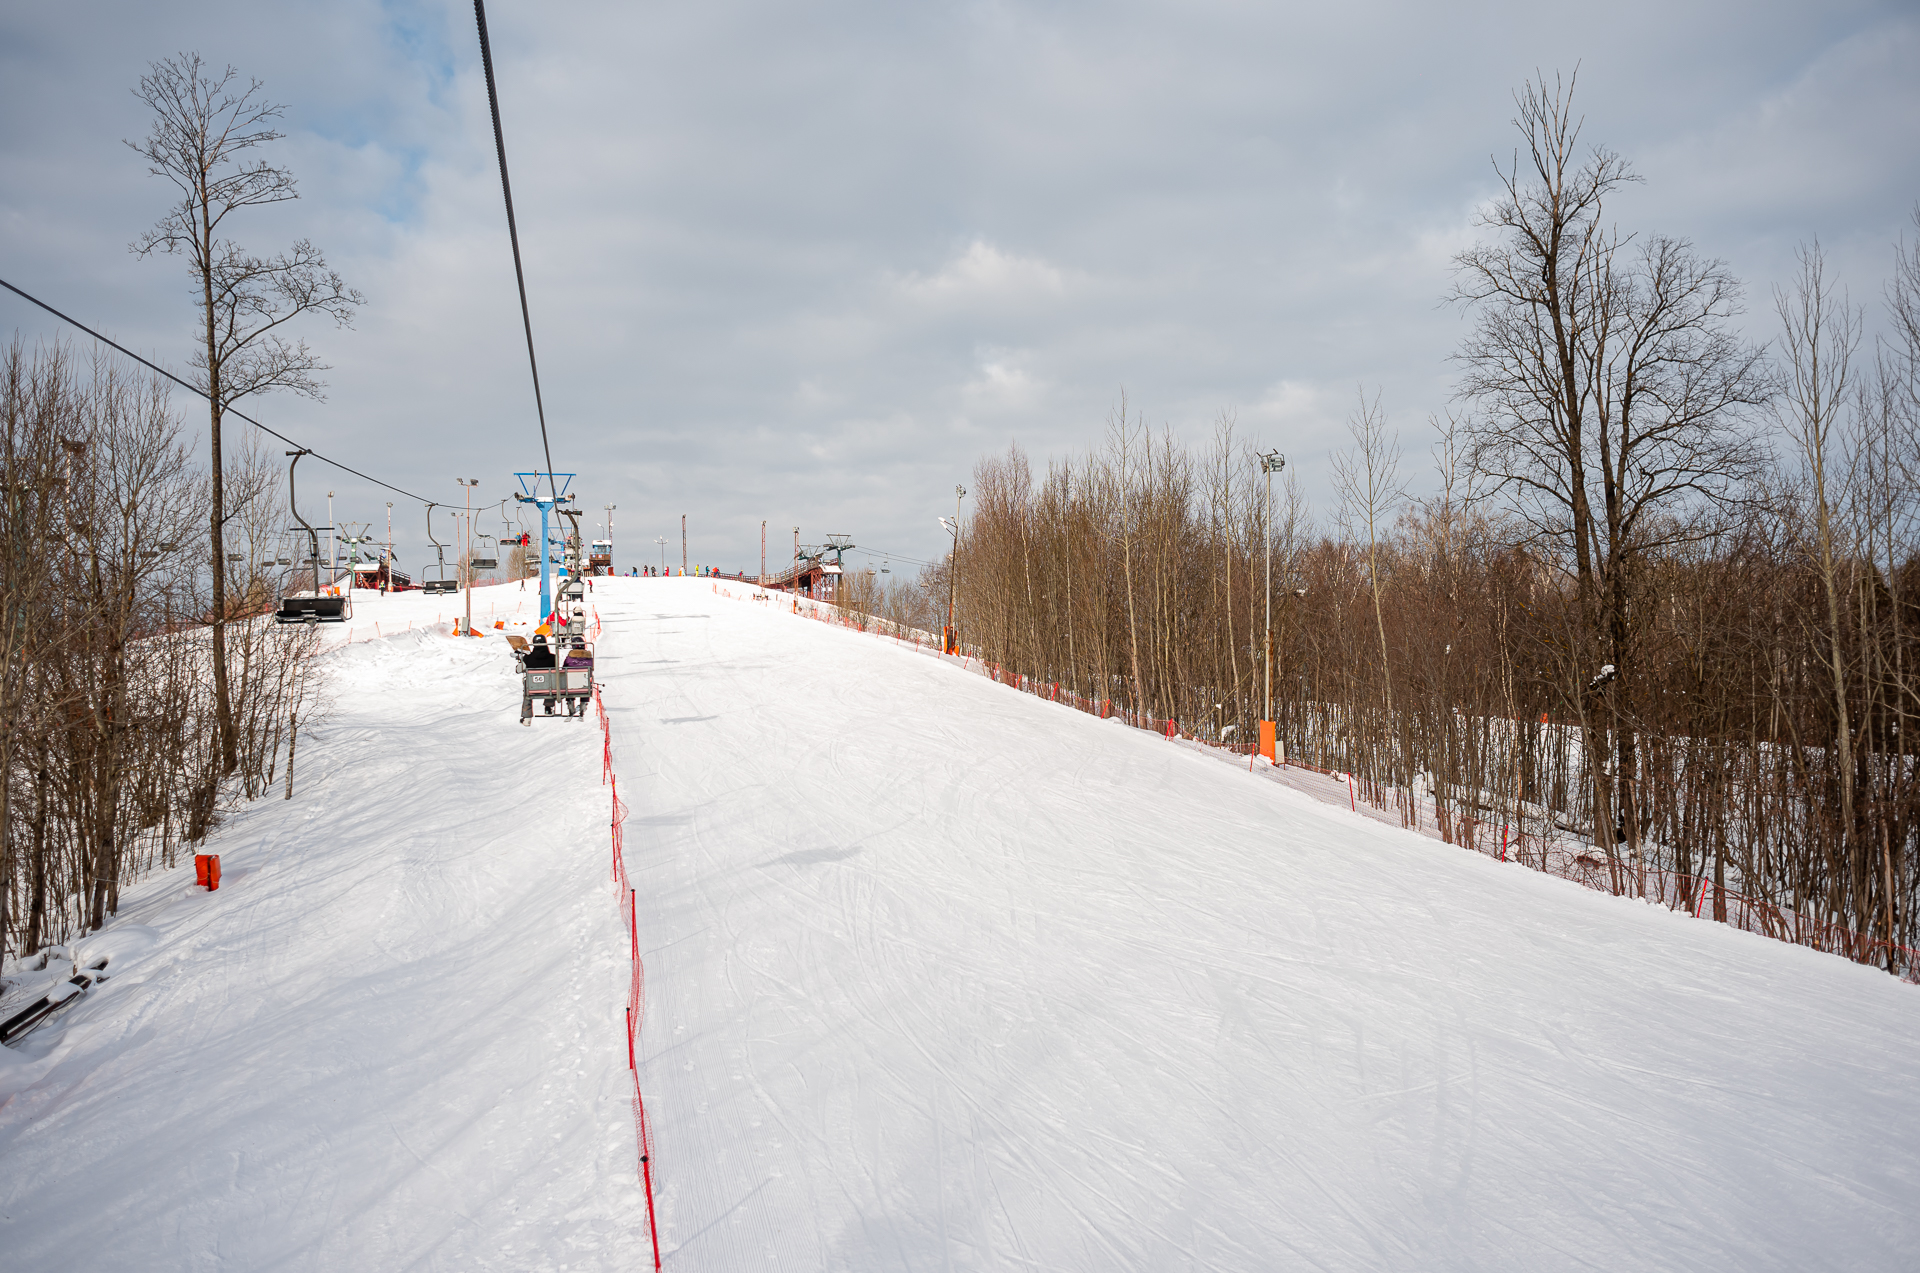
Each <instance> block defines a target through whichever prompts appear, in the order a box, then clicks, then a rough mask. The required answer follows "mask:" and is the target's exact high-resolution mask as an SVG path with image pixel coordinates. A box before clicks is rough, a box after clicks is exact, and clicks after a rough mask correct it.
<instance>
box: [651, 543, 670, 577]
mask: <svg viewBox="0 0 1920 1273" xmlns="http://www.w3.org/2000/svg"><path fill="white" fill-rule="evenodd" d="M653 542H654V543H656V544H658V545H660V573H661V574H663V575H664V574H666V573H667V537H666V536H665V535H656V536H654V539H653Z"/></svg>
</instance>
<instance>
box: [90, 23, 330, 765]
mask: <svg viewBox="0 0 1920 1273" xmlns="http://www.w3.org/2000/svg"><path fill="white" fill-rule="evenodd" d="M237 76H238V72H236V71H235V70H234V69H233V68H232V67H228V68H227V69H226V70H225V71H223V72H221V73H220V74H218V75H215V74H214V73H213V72H212V71H211V70H210V69H209V68H208V67H207V66H206V65H205V64H204V63H203V62H202V61H201V59H200V55H199V54H197V53H182V54H180V55H178V56H176V57H171V58H166V59H164V60H162V61H159V62H155V63H153V64H152V66H151V69H150V70H149V72H148V74H146V75H144V76H142V77H141V80H140V86H139V88H137V89H136V90H134V94H135V96H137V97H138V98H139V99H140V100H141V101H142V102H144V103H146V105H147V107H148V108H149V109H150V110H151V111H152V112H153V117H154V118H153V130H152V132H150V133H149V134H148V136H147V139H146V140H145V141H144V142H139V143H135V142H128V143H127V145H129V146H131V147H132V148H133V149H134V150H136V151H138V152H139V153H140V155H141V156H142V157H143V158H145V159H146V161H147V163H148V165H149V170H150V171H151V172H152V174H153V175H154V176H156V177H164V178H166V179H167V180H168V181H170V182H172V183H173V185H174V186H175V188H176V189H177V190H178V192H179V196H178V199H177V200H176V202H175V203H174V205H173V206H172V207H171V208H170V209H168V211H167V213H166V215H165V216H163V217H162V218H161V219H160V220H159V222H158V223H157V224H156V225H155V226H154V228H153V229H151V230H149V231H147V232H146V233H145V234H143V235H141V236H140V238H138V239H137V240H135V241H134V243H133V245H132V250H133V251H134V253H135V254H137V255H139V256H142V257H145V256H149V255H151V254H153V253H155V252H163V253H166V254H169V255H175V254H178V255H184V256H185V257H186V258H187V264H188V273H189V275H190V276H191V277H192V279H193V284H194V288H195V297H194V304H195V305H196V307H197V308H198V309H199V311H200V320H201V337H200V341H199V345H198V347H197V348H196V350H195V352H194V356H193V366H194V368H195V370H196V371H197V372H198V373H199V376H198V380H199V388H200V389H201V390H202V391H203V392H204V393H205V394H206V395H207V399H208V402H209V404H210V432H209V439H210V443H211V448H212V452H211V456H210V460H209V464H210V471H211V475H212V508H211V510H210V513H209V528H210V535H209V552H210V569H211V573H212V581H213V674H214V697H215V702H216V704H217V715H218V720H219V729H220V749H221V762H222V765H223V767H224V769H225V770H226V771H227V772H231V771H232V770H233V769H234V768H235V767H236V766H237V765H238V764H239V735H238V732H237V730H236V727H235V723H234V708H233V700H232V695H231V692H230V689H229V687H228V684H227V675H228V674H227V666H226V625H227V621H228V618H229V617H230V616H229V615H228V601H227V574H228V563H227V552H226V546H225V529H226V520H227V511H226V500H225V494H226V491H225V475H224V472H223V465H222V456H221V439H220V425H221V419H222V417H223V415H224V414H225V412H226V411H227V409H228V408H230V407H232V406H233V405H234V404H235V403H237V402H239V401H240V400H241V399H243V398H246V397H248V396H250V395H253V394H260V393H268V392H272V391H274V390H278V389H286V390H291V391H292V392H294V393H298V394H301V395H304V396H306V397H310V398H319V397H321V396H322V394H321V387H322V386H321V382H320V381H319V380H318V379H317V378H316V374H315V373H317V372H319V371H323V370H325V367H324V365H323V364H322V363H321V362H320V361H319V359H318V358H317V357H316V356H315V355H314V353H313V352H312V351H311V350H310V349H308V348H307V345H306V342H305V341H304V340H289V339H288V338H287V337H286V336H285V335H284V334H283V332H282V329H283V328H284V327H285V326H286V325H287V324H288V323H289V322H291V321H293V320H294V319H296V318H299V317H300V316H302V315H304V314H324V315H326V316H327V317H329V318H332V319H333V320H334V322H335V323H336V324H338V325H340V326H346V325H349V324H350V322H351V320H352V316H353V309H354V307H355V306H357V305H359V304H361V303H362V300H363V298H362V297H361V295H360V293H359V292H357V291H355V290H353V289H352V288H349V287H347V286H346V284H345V283H344V282H343V281H342V280H341V278H340V275H339V274H338V273H336V272H335V271H333V270H331V269H329V268H327V263H326V258H325V257H324V256H323V255H322V254H321V252H320V250H319V249H318V248H316V247H315V246H314V245H313V244H312V243H310V242H308V241H307V240H305V239H301V240H300V241H298V242H296V243H295V244H294V245H293V247H292V249H291V250H290V251H287V252H280V253H276V254H273V255H270V256H257V255H254V254H253V253H250V252H248V251H246V250H244V249H243V248H241V247H240V246H239V244H237V243H236V242H234V241H233V240H232V239H230V238H226V237H224V234H225V229H224V226H225V222H226V220H227V218H228V217H229V216H231V215H232V214H233V213H235V212H238V211H240V210H241V209H243V208H256V207H262V206H265V205H268V204H275V203H285V202H287V201H288V200H291V199H295V198H298V197H299V196H298V192H297V191H296V189H295V182H294V178H293V174H292V173H291V172H289V171H288V170H287V169H285V168H279V167H275V166H274V165H272V164H270V163H268V162H267V161H266V160H265V159H250V158H249V156H248V152H250V151H253V150H256V149H257V148H259V147H261V146H265V145H266V144H267V143H269V142H273V141H277V140H279V139H280V138H281V137H283V136H284V135H285V134H283V133H281V132H279V131H278V130H277V129H276V128H275V127H274V121H275V120H277V119H279V118H280V117H281V115H282V114H283V113H284V111H285V108H284V107H282V106H279V105H275V104H274V103H271V102H269V101H267V100H266V99H265V98H264V97H262V96H261V89H262V87H263V85H262V84H261V83H260V81H258V80H248V81H247V83H246V87H245V88H244V89H242V88H241V87H240V86H239V84H238V83H237V82H236V79H237Z"/></svg>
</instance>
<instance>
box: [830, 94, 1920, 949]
mask: <svg viewBox="0 0 1920 1273" xmlns="http://www.w3.org/2000/svg"><path fill="white" fill-rule="evenodd" d="M1572 100H1573V98H1572V91H1571V88H1569V87H1565V86H1562V85H1558V84H1555V85H1551V86H1549V85H1546V84H1534V85H1529V86H1528V87H1527V88H1526V89H1525V90H1524V91H1523V92H1521V93H1519V94H1517V95H1516V101H1517V104H1518V107H1519V109H1518V112H1517V117H1516V119H1515V121H1514V123H1515V125H1516V128H1517V129H1518V132H1519V135H1520V145H1519V146H1518V148H1517V149H1516V151H1515V158H1514V160H1513V161H1512V162H1511V164H1509V165H1508V166H1506V167H1505V168H1503V169H1502V171H1501V193H1500V195H1499V197H1498V198H1496V199H1495V200H1494V201H1493V202H1492V204H1491V205H1490V206H1489V208H1488V209H1487V210H1486V212H1485V214H1484V217H1483V229H1484V230H1485V231H1486V232H1487V234H1486V237H1485V238H1484V239H1483V241H1482V242H1481V243H1479V244H1478V245H1476V246H1475V247H1473V248H1471V249H1469V250H1467V251H1465V252H1463V253H1462V254H1461V255H1460V256H1459V257H1458V258H1457V259H1456V261H1455V267H1456V270H1455V283H1454V289H1453V294H1452V299H1453V300H1454V302H1455V303H1456V304H1457V305H1459V306H1460V308H1461V309H1462V310H1463V311H1464V313H1465V314H1466V316H1467V317H1468V320H1469V322H1468V331H1467V335H1466V336H1465V338H1464V339H1463V341H1462V343H1461V346H1460V348H1459V349H1458V351H1457V354H1456V359H1455V361H1456V366H1457V368H1458V371H1459V373H1460V375H1459V382H1458V398H1457V401H1456V403H1455V404H1454V409H1453V410H1452V411H1450V412H1449V413H1447V414H1446V415H1444V416H1442V417H1440V418H1437V419H1435V420H1434V421H1433V422H1432V423H1433V426H1434V432H1435V435H1436V436H1437V438H1438V443H1437V445H1436V446H1435V448H1434V456H1435V465H1436V469H1437V476H1436V478H1435V480H1434V481H1433V482H1432V484H1431V487H1430V489H1432V490H1433V491H1434V493H1433V494H1431V495H1428V496H1426V497H1424V498H1419V499H1410V498H1408V496H1407V493H1406V492H1407V487H1408V484H1409V477H1410V474H1409V472H1408V467H1407V461H1406V458H1405V457H1404V456H1403V455H1402V454H1401V452H1400V449H1399V446H1398V441H1397V434H1396V433H1395V431H1394V429H1393V428H1392V426H1391V424H1390V422H1389V420H1388V417H1387V413H1386V411H1385V409H1384V407H1383V405H1382V403H1381V401H1380V399H1379V397H1378V396H1377V395H1373V396H1369V395H1367V394H1366V393H1365V392H1364V391H1363V392H1362V393H1361V394H1360V396H1359V398H1358V400H1357V402H1356V404H1355V406H1354V409H1353V411H1352V414H1351V416H1350V417H1349V421H1348V430H1349V438H1348V444H1347V445H1346V446H1345V447H1344V448H1343V449H1342V450H1341V451H1340V452H1339V454H1338V455H1337V456H1336V457H1335V476H1336V481H1335V483H1334V491H1333V494H1334V496H1335V498H1333V499H1332V500H1330V501H1327V502H1326V503H1325V504H1324V506H1323V507H1321V508H1317V509H1316V508H1310V507H1309V505H1308V501H1307V500H1306V499H1305V498H1304V496H1303V494H1302V491H1301V488H1300V485H1299V483H1298V480H1297V478H1296V475H1295V472H1294V470H1292V469H1280V470H1279V471H1278V473H1277V474H1276V473H1275V472H1273V471H1271V470H1273V469H1275V468H1277V466H1278V464H1279V462H1280V461H1279V457H1263V456H1262V455H1261V454H1259V453H1258V452H1257V451H1255V450H1254V449H1253V448H1251V447H1249V446H1248V445H1247V444H1246V443H1245V442H1244V441H1243V440H1242V438H1241V437H1240V436H1239V434H1238V431H1237V428H1236V424H1235V421H1234V419H1233V417H1232V415H1231V413H1226V414H1223V415H1222V416H1221V418H1220V419H1219V420H1218V421H1217V422H1216V426H1215V429H1214V435H1213V438H1212V440H1211V442H1210V443H1209V444H1206V445H1204V446H1199V447H1195V446H1191V445H1188V444H1186V443H1183V442H1181V441H1180V440H1178V439H1176V438H1175V437H1174V436H1173V435H1172V434H1171V432H1168V431H1161V432H1158V433H1156V432H1155V431H1153V430H1151V429H1149V428H1148V427H1147V426H1146V424H1145V422H1144V420H1143V418H1142V417H1141V416H1140V415H1139V414H1138V413H1137V412H1136V411H1134V410H1133V408H1132V407H1130V406H1129V404H1128V403H1127V402H1126V401H1125V400H1124V399H1123V400H1122V401H1121V403H1120V405H1119V406H1118V408H1117V409H1116V410H1115V411H1114V412H1113V414H1112V415H1111V417H1110V419H1109V421H1108V427H1107V434H1106V438H1105V440H1104V443H1103V445H1101V446H1100V447H1099V448H1097V449H1096V450H1094V451H1093V452H1091V453H1089V454H1087V455H1084V456H1080V457H1072V458H1065V459H1058V460H1054V461H1051V462H1049V463H1048V464H1047V466H1046V469H1045V471H1044V472H1035V470H1034V468H1033V466H1032V464H1031V462H1030V461H1029V459H1028V458H1027V457H1026V456H1025V455H1024V454H1022V453H1021V452H1020V451H1019V450H1018V449H1017V448H1016V449H1013V450H1010V451H1009V452H1008V453H1007V454H1005V455H1003V456H997V457H990V458H987V459H984V460H982V461H981V462H980V464H979V465H978V467H977V468H976V469H975V472H974V475H973V481H972V484H971V488H970V493H969V499H968V503H969V505H970V511H969V514H968V517H967V519H966V525H965V528H964V533H963V535H962V536H961V538H960V540H959V542H958V545H957V552H956V553H955V554H953V555H949V556H948V557H947V558H946V559H944V560H943V561H941V562H939V563H937V564H936V565H935V566H933V567H932V568H930V569H929V570H928V571H926V572H925V573H924V574H923V576H922V577H921V578H920V580H918V581H917V584H916V585H914V586H911V587H895V588H893V589H890V590H877V589H875V588H873V587H872V585H871V582H870V581H869V582H868V583H867V584H865V585H864V586H859V585H858V581H856V585H857V586H856V588H855V589H854V590H853V591H852V592H851V593H850V597H852V598H853V599H855V600H856V608H858V609H861V610H864V611H871V612H873V613H876V614H883V615H885V616H886V617H887V618H890V619H892V620H893V621H895V622H897V623H900V624H903V625H908V626H913V627H919V628H925V629H930V630H935V631H937V630H938V629H939V628H940V627H941V626H942V624H943V623H944V620H945V615H946V611H947V607H948V604H949V597H950V596H951V597H952V600H953V605H954V608H955V610H956V612H957V615H958V628H959V635H960V639H961V640H962V642H963V643H964V645H965V647H966V648H967V649H968V650H969V651H970V652H973V653H976V654H977V655H978V657H980V658H981V659H982V660H984V661H985V662H987V663H990V664H993V665H995V666H997V667H1002V668H1005V669H1009V670H1012V671H1014V672H1017V673H1019V674H1020V675H1024V676H1027V677H1030V678H1033V680H1035V681H1037V682H1040V683H1042V684H1048V685H1051V684H1058V685H1059V686H1061V687H1062V689H1063V690H1070V691H1072V692H1074V693H1077V694H1080V695H1083V696H1086V697H1089V698H1091V699H1094V700H1097V701H1099V702H1100V703H1101V704H1102V705H1103V708H1104V709H1105V710H1111V711H1113V712H1115V713H1118V714H1125V715H1128V716H1130V717H1132V718H1134V719H1136V720H1138V721H1139V722H1140V723H1142V724H1151V725H1153V727H1155V728H1162V727H1164V723H1165V722H1173V723H1174V725H1175V727H1176V728H1177V729H1178V730H1180V731H1181V732H1183V733H1186V734H1189V735H1191V736H1194V737H1198V738H1202V739H1206V740H1209V741H1214V742H1220V743H1225V744H1228V745H1236V746H1239V747H1241V748H1242V749H1244V748H1246V747H1247V746H1248V745H1249V744H1250V742H1251V740H1252V739H1253V738H1254V737H1255V735H1256V731H1257V728H1258V722H1259V721H1260V720H1262V719H1270V720H1273V721H1275V722H1276V724H1277V733H1278V742H1279V745H1280V747H1281V748H1282V749H1283V750H1284V753H1285V754H1286V756H1287V757H1288V758H1289V760H1290V761H1292V762H1294V763H1304V764H1311V765H1316V766H1320V767H1324V768H1328V769H1333V770H1338V771H1340V772H1343V773H1350V774H1352V775H1354V777H1355V779H1356V781H1357V783H1358V784H1359V786H1360V788H1361V789H1362V790H1363V791H1364V792H1365V794H1366V795H1367V797H1368V798H1370V799H1372V800H1373V801H1374V802H1375V803H1377V804H1380V805H1382V806H1389V807H1397V808H1399V809H1400V810H1401V811H1402V816H1403V818H1404V819H1405V820H1406V821H1407V822H1409V823H1412V822H1414V821H1417V820H1418V821H1423V822H1428V821H1437V822H1438V823H1439V824H1440V828H1441V830H1442V831H1443V833H1444V834H1446V835H1447V836H1448V838H1450V839H1454V840H1457V841H1461V842H1465V843H1484V842H1485V839H1486V837H1489V836H1494V835H1499V836H1502V837H1506V838H1509V839H1511V840H1512V841H1513V843H1514V848H1515V851H1516V852H1518V853H1520V854H1521V855H1522V856H1525V855H1526V854H1528V853H1534V854H1542V855H1543V854H1545V853H1547V852H1548V851H1549V849H1550V846H1552V845H1554V844H1556V843H1564V842H1566V841H1567V840H1568V838H1570V837H1571V838H1573V839H1574V840H1577V841H1580V842H1584V844H1585V845H1587V846H1589V847H1588V848H1587V849H1585V850H1584V851H1582V853H1581V854H1580V859H1579V860H1580V861H1581V862H1583V863H1585V864H1587V865H1589V866H1590V867H1591V868H1592V870H1593V872H1594V874H1595V876H1596V877H1597V878H1596V882H1598V883H1600V884H1601V886H1603V887H1608V888H1611V889H1613V890H1614V891H1616V892H1622V893H1634V894H1638V895H1645V896H1661V897H1664V898H1665V899H1666V900H1668V901H1669V902H1672V903H1674V904H1679V903H1680V901H1681V900H1685V901H1686V902H1687V904H1689V905H1695V904H1698V905H1701V906H1702V908H1703V913H1708V914H1714V915H1716V916H1718V917H1720V918H1726V917H1727V914H1728V907H1729V906H1733V905H1743V904H1746V902H1747V901H1750V900H1753V901H1757V902H1759V903H1764V904H1766V905H1768V906H1770V907H1773V908H1775V909H1774V913H1775V914H1776V915H1781V916H1786V917H1789V918H1790V919H1791V921H1792V922H1793V923H1795V924H1801V925H1806V926H1812V927H1819V928H1822V930H1823V931H1844V933H1846V934H1848V943H1849V944H1847V945H1846V953H1849V954H1853V955H1854V956H1855V957H1857V958H1861V959H1866V960H1872V961H1875V962H1880V963H1883V964H1886V965H1888V966H1893V965H1895V964H1902V965H1903V966H1908V965H1906V964H1904V963H1903V961H1909V960H1911V955H1910V954H1909V953H1906V952H1903V951H1902V950H1900V949H1899V948H1900V947H1907V948H1912V947H1914V946H1916V945H1920V940H1917V939H1920V933H1917V932H1916V911H1915V901H1916V891H1917V890H1920V790H1916V761H1915V758H1914V755H1913V754H1910V753H1920V740H1917V739H1915V737H1914V734H1915V730H1916V729H1920V644H1916V641H1920V553H1917V552H1916V548H1917V547H1920V545H1917V544H1916V539H1915V533H1914V532H1915V523H1914V518H1915V515H1916V511H1920V243H1913V242H1903V243H1902V244H1900V245H1898V246H1897V247H1896V249H1895V253H1894V268H1893V271H1892V274H1891V276H1890V277H1889V278H1888V279H1887V280H1886V282H1885V288H1884V293H1885V294H1884V311H1885V324H1884V327H1885V330H1884V334H1882V335H1880V336H1878V337H1876V338H1875V339H1873V340H1872V341H1869V340H1867V339H1866V337H1865V334H1864V333H1865V330H1866V317H1867V314H1866V310H1865V309H1864V307H1863V306H1860V305H1858V304H1855V303H1853V302H1852V301H1851V300H1850V299H1849V298H1848V296H1847V294H1846V293H1845V292H1844V291H1843V290H1842V289H1841V288H1840V287H1839V285H1838V284H1837V282H1836V280H1834V279H1833V278H1832V276H1831V273H1830V271H1829V269H1828V267H1827V264H1826V261H1825V259H1824V256H1823V254H1822V252H1821V250H1820V249H1819V247H1818V246H1817V245H1810V246H1808V247H1806V248H1804V249H1803V250H1802V252H1801V255H1800V262H1799V273H1798V276H1797V278H1795V279H1794V280H1793V281H1792V282H1791V283H1790V284H1789V285H1788V286H1785V287H1783V288H1778V289H1775V291H1774V294H1773V297H1772V306H1771V308H1772V314H1771V315H1770V317H1771V319H1772V320H1773V321H1772V325H1773V326H1774V328H1775V331H1776V335H1775V336H1774V337H1773V338H1772V339H1771V340H1769V341H1767V342H1764V343H1761V342H1755V341H1753V340H1751V339H1749V338H1748V337H1747V336H1746V335H1744V334H1743V329H1742V327H1741V326H1740V321H1741V319H1742V317H1743V315H1744V309H1745V295H1744V291H1743V289H1742V287H1741V285H1740V283H1739V282H1738V281H1737V280H1736V279H1735V278H1734V277H1733V276H1732V275H1731V273H1730V272H1729V271H1728V269H1727V267H1726V266H1725V265H1724V264H1723V263H1722V262H1719V261H1716V260H1712V259H1710V258H1707V257H1705V256H1704V255H1702V254H1701V253H1700V252H1698V251H1697V250H1696V249H1695V248H1694V246H1693V245H1692V244H1690V243H1689V242H1687V241H1686V240H1684V239H1678V238H1673V237H1665V236H1659V235H1640V236H1635V235H1628V234H1625V233H1623V232H1621V231H1620V230H1619V229H1618V228H1617V227H1616V226H1615V225H1614V224H1613V223H1612V222H1611V221H1609V220H1608V219H1607V214H1606V208H1607V200H1608V197H1609V196H1610V195H1611V194H1613V193H1614V192H1616V191H1617V190H1618V189H1619V188H1620V187H1621V186H1622V185H1624V184H1626V183H1628V182H1630V181H1632V180H1634V179H1635V178H1634V175H1633V173H1632V172H1631V170H1630V168H1629V167H1628V165H1627V164H1626V163H1625V162H1624V161H1623V160H1622V159H1621V158H1620V157H1619V156H1617V155H1615V154H1614V153H1612V152H1611V151H1609V150H1607V149H1605V148H1604V147H1596V148H1585V149H1583V148H1582V146H1581V144H1580V121H1579V119H1578V117H1577V116H1576V115H1575V114H1574V112H1573V109H1572ZM1916 230H1920V210H1917V211H1916ZM1263 458H1264V461H1265V462H1264V463H1263ZM1269 484H1271V487H1270V486H1269ZM1269 489H1271V495H1269ZM1269 616H1270V623H1269ZM1269 631H1271V634H1272V639H1271V646H1269V644H1268V640H1267V634H1268V632H1269ZM1108 705H1110V706H1108ZM1503 843H1504V841H1503ZM1696 899H1697V901H1696ZM1782 922H1786V921H1782Z"/></svg>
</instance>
